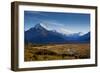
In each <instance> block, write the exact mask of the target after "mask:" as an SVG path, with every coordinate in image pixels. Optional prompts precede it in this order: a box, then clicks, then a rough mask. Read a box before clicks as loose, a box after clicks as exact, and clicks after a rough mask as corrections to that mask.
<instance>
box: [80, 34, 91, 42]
mask: <svg viewBox="0 0 100 73" xmlns="http://www.w3.org/2000/svg"><path fill="white" fill-rule="evenodd" d="M79 41H81V42H86V43H89V42H90V32H88V33H86V34H84V35H83V36H81V37H80V38H79Z"/></svg>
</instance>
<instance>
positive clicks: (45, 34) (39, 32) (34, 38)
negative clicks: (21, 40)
mask: <svg viewBox="0 0 100 73" xmlns="http://www.w3.org/2000/svg"><path fill="white" fill-rule="evenodd" d="M89 42H90V32H88V33H86V34H84V35H82V36H79V34H74V35H71V36H70V35H69V36H66V35H63V34H61V33H58V32H57V31H51V30H47V29H46V28H44V27H43V26H42V25H41V24H40V23H39V24H36V25H35V26H34V27H32V28H30V29H29V30H27V31H25V43H89Z"/></svg>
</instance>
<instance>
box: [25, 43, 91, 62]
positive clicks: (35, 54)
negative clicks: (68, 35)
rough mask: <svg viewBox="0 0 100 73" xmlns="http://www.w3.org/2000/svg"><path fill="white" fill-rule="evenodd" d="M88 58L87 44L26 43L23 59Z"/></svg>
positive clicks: (88, 49) (88, 47) (88, 46)
mask: <svg viewBox="0 0 100 73" xmlns="http://www.w3.org/2000/svg"><path fill="white" fill-rule="evenodd" d="M87 58H90V45H89V44H27V45H25V51H24V60H25V61H46V60H69V59H87Z"/></svg>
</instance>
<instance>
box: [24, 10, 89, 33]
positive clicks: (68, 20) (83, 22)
mask: <svg viewBox="0 0 100 73" xmlns="http://www.w3.org/2000/svg"><path fill="white" fill-rule="evenodd" d="M38 23H45V26H49V28H50V29H55V30H59V31H60V29H61V31H62V30H64V31H68V32H73V33H77V32H82V33H87V32H89V31H90V14H83V13H58V12H39V11H24V30H25V31H26V30H28V29H30V28H31V27H34V26H35V25H36V24H38ZM62 32H63V31H62Z"/></svg>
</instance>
